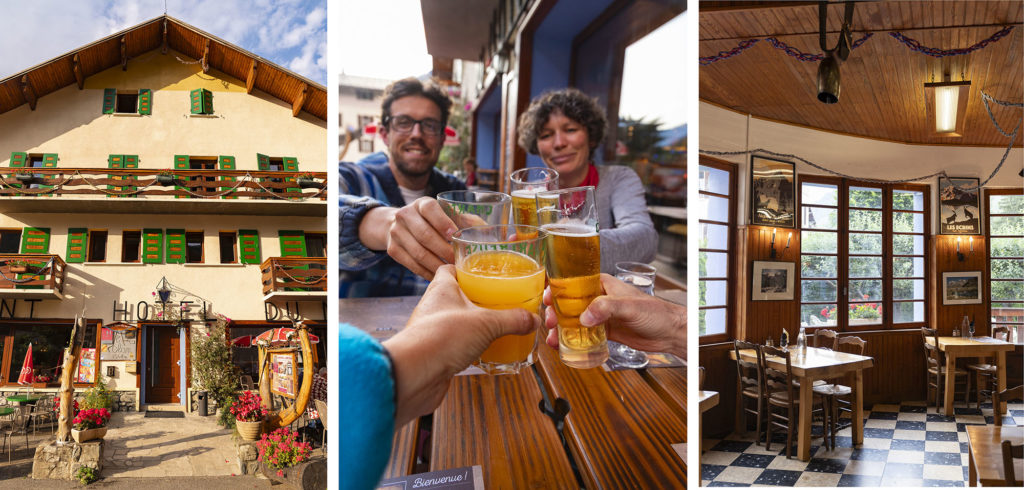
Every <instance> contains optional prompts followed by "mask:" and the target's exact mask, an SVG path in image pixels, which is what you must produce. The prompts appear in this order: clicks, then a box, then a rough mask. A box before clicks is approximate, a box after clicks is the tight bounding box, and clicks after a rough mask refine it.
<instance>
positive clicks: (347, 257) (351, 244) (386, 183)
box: [338, 152, 466, 298]
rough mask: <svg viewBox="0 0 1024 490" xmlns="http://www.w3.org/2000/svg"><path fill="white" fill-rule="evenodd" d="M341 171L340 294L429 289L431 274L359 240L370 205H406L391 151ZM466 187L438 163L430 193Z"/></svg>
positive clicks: (406, 293)
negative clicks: (415, 270)
mask: <svg viewBox="0 0 1024 490" xmlns="http://www.w3.org/2000/svg"><path fill="white" fill-rule="evenodd" d="M338 172H339V174H340V176H341V181H340V182H341V198H340V202H339V212H338V220H339V222H340V224H341V232H340V250H341V251H340V253H339V259H340V261H339V263H340V264H341V265H340V268H341V277H340V281H339V285H340V288H339V296H340V297H342V298H360V297H362V298H371V297H383V296H413V295H421V294H423V292H424V291H425V290H426V288H427V284H428V282H427V280H426V279H423V278H422V277H420V276H417V275H416V274H414V273H413V272H412V271H410V270H409V269H407V268H406V267H405V266H403V265H401V264H399V263H398V262H395V260H394V259H392V258H391V257H390V256H388V254H387V252H385V251H375V250H370V249H368V248H366V246H364V245H363V243H362V242H361V241H359V224H360V223H361V222H362V220H363V217H364V216H366V213H367V212H368V211H369V210H371V209H373V208H376V207H378V206H392V207H402V206H405V205H406V202H405V199H403V198H402V193H401V191H400V190H399V188H398V182H397V181H396V180H395V177H394V175H392V173H391V168H390V167H389V166H388V157H387V155H386V154H384V153H381V152H377V153H373V154H371V155H367V156H366V157H365V158H363V159H362V160H360V161H359V162H356V163H351V162H341V163H340V164H339V165H338ZM465 188H466V185H465V184H463V183H462V182H461V181H460V180H459V179H457V178H456V177H454V176H452V175H450V174H447V173H445V172H442V171H440V170H438V169H436V168H435V169H433V172H432V173H431V175H430V180H429V181H428V183H427V189H426V195H427V196H430V197H436V196H437V195H438V194H439V193H441V192H445V191H451V190H464V189H465Z"/></svg>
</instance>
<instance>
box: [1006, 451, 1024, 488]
mask: <svg viewBox="0 0 1024 490" xmlns="http://www.w3.org/2000/svg"><path fill="white" fill-rule="evenodd" d="M1001 446H1002V448H1003V479H1004V480H1005V481H1004V483H1005V484H1006V486H1008V487H1019V486H1020V481H1018V480H1017V477H1016V476H1015V475H1014V471H1013V460H1014V458H1017V459H1020V458H1024V444H1018V445H1016V446H1014V445H1013V443H1011V442H1010V441H1003V443H1002V444H1001Z"/></svg>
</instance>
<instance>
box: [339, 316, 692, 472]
mask: <svg viewBox="0 0 1024 490" xmlns="http://www.w3.org/2000/svg"><path fill="white" fill-rule="evenodd" d="M418 301H419V297H401V298H373V299H342V300H340V303H339V318H340V319H341V321H343V322H347V323H351V324H352V325H354V326H356V327H358V328H362V329H363V330H364V331H366V332H368V333H369V334H370V335H372V336H374V337H375V338H377V339H378V340H383V339H386V338H388V337H391V336H392V335H394V334H395V333H397V332H398V331H399V330H401V329H402V328H403V327H404V325H405V322H406V320H407V319H408V317H409V315H410V314H411V312H412V310H413V308H414V307H415V306H416V304H417V303H418ZM538 343H539V346H538V349H537V357H538V361H537V362H536V363H535V364H534V367H535V369H536V371H537V372H538V374H539V375H540V378H541V379H542V380H543V382H542V383H538V381H537V376H536V375H535V374H534V369H528V370H524V371H523V372H521V373H519V374H515V375H502V376H487V375H464V376H456V377H455V378H454V379H453V380H452V383H451V386H450V387H449V390H448V394H447V395H446V396H445V399H444V400H443V401H442V402H441V404H440V406H438V408H437V410H436V411H435V412H434V414H433V427H432V429H431V438H430V441H429V443H430V468H429V471H440V470H445V469H453V468H459V467H466V466H474V465H479V466H480V467H481V468H482V470H483V471H482V473H483V479H484V484H485V487H486V488H575V487H577V486H578V484H577V481H576V477H575V475H574V474H573V469H572V468H573V462H575V464H576V466H577V467H578V469H579V472H580V474H581V477H582V478H583V481H584V483H585V485H586V486H587V487H588V488H591V487H593V488H600V487H608V488H611V487H624V486H625V487H647V488H651V487H658V486H664V485H668V486H669V487H680V488H682V487H685V484H686V465H685V463H684V462H683V460H682V459H681V458H680V457H679V455H678V454H677V453H676V452H675V450H674V449H673V448H672V445H673V444H677V443H683V442H685V437H686V425H685V421H686V408H685V407H686V396H685V386H686V380H685V372H684V370H683V369H681V368H656V369H649V370H640V371H636V370H623V371H611V372H606V371H604V370H603V369H602V368H595V369H588V370H577V369H572V368H569V367H566V366H564V365H563V364H562V363H561V361H559V360H558V354H557V352H555V351H553V350H552V349H551V348H550V347H548V346H547V345H544V344H543V342H538ZM545 398H547V399H548V402H547V403H545ZM556 398H562V399H564V400H566V401H568V402H569V407H570V410H569V413H568V415H567V416H566V418H565V426H564V430H563V435H564V437H565V440H566V443H567V445H568V446H569V449H570V452H569V454H567V453H566V451H565V449H564V448H563V445H562V442H561V441H562V439H561V437H560V435H559V432H558V429H557V428H556V425H555V423H554V421H553V420H552V419H551V418H550V417H549V416H548V415H547V414H545V413H544V412H543V411H542V410H541V408H540V406H541V404H545V406H550V403H553V402H554V400H555V399H556ZM418 424H419V421H418V420H414V421H412V422H410V423H409V424H407V425H406V426H405V427H400V428H396V431H395V435H394V439H393V446H392V454H391V460H390V461H389V464H388V467H387V469H386V470H385V473H384V478H395V477H399V476H405V475H409V474H412V473H414V472H415V471H414V462H415V461H414V460H415V456H414V455H415V453H416V447H415V445H416V441H417V435H418V433H419V427H418ZM570 458H571V459H572V460H573V461H570Z"/></svg>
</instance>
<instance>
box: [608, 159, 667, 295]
mask: <svg viewBox="0 0 1024 490" xmlns="http://www.w3.org/2000/svg"><path fill="white" fill-rule="evenodd" d="M597 175H598V178H599V179H600V180H599V182H598V184H597V192H596V194H597V195H596V198H597V209H598V213H599V216H598V220H599V221H598V222H599V226H600V228H601V232H600V234H601V272H605V273H608V274H611V275H615V263H616V262H621V261H625V260H629V261H633V262H643V263H645V264H647V263H650V262H651V261H653V260H654V255H655V253H656V252H657V250H658V232H656V231H655V230H654V223H653V222H651V217H650V215H648V214H647V200H646V198H645V197H644V186H643V183H641V182H640V177H639V176H637V174H636V172H635V171H633V169H631V168H629V167H624V166H621V165H598V166H597Z"/></svg>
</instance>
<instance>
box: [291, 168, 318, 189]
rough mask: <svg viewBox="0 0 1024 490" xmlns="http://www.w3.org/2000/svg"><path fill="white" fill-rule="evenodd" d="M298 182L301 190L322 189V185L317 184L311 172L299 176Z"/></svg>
mask: <svg viewBox="0 0 1024 490" xmlns="http://www.w3.org/2000/svg"><path fill="white" fill-rule="evenodd" d="M296 182H298V184H299V188H300V189H319V188H320V183H319V182H317V181H316V179H314V178H313V174H311V173H309V172H306V173H304V174H302V175H299V177H298V179H296Z"/></svg>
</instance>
